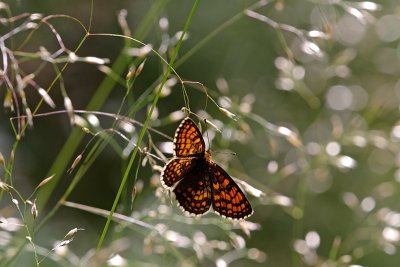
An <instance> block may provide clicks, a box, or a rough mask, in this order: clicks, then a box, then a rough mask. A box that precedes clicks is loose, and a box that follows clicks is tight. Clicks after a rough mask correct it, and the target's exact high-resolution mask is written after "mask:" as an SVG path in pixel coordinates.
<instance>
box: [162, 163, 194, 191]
mask: <svg viewBox="0 0 400 267" xmlns="http://www.w3.org/2000/svg"><path fill="white" fill-rule="evenodd" d="M193 160H195V158H173V159H171V160H170V161H169V162H168V163H167V164H166V165H165V167H164V169H163V170H162V173H161V184H163V185H164V186H165V187H171V186H173V185H174V184H175V183H176V182H178V181H180V180H181V179H182V178H183V177H184V176H185V175H186V174H187V173H188V172H189V171H190V169H192V167H193V165H194V164H193Z"/></svg>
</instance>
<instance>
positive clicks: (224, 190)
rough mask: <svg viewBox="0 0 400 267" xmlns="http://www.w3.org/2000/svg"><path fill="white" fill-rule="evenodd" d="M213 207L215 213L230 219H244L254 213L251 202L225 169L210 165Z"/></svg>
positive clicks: (213, 164)
mask: <svg viewBox="0 0 400 267" xmlns="http://www.w3.org/2000/svg"><path fill="white" fill-rule="evenodd" d="M210 178H211V181H212V206H213V209H214V211H215V212H217V213H218V214H220V215H222V216H225V217H227V218H230V219H236V220H240V219H244V218H246V217H249V216H250V215H251V214H252V213H253V209H252V208H251V205H250V202H249V201H248V200H247V198H246V196H245V195H244V193H243V192H242V190H241V189H240V188H239V186H238V185H237V184H236V182H235V181H234V180H233V179H232V178H231V177H230V176H229V174H227V173H226V171H225V170H224V169H222V168H221V167H220V166H218V165H217V164H215V163H213V162H212V163H211V164H210Z"/></svg>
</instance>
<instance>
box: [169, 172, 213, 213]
mask: <svg viewBox="0 0 400 267" xmlns="http://www.w3.org/2000/svg"><path fill="white" fill-rule="evenodd" d="M204 167H205V166H202V164H197V166H196V167H195V168H193V169H192V170H191V171H190V172H188V173H187V174H186V176H185V177H184V178H183V179H182V180H181V181H180V182H179V183H178V185H177V186H176V187H175V189H174V193H175V197H176V200H177V201H178V204H179V206H180V207H181V208H182V209H183V210H184V211H186V212H188V213H190V214H194V215H199V214H203V213H205V212H207V211H208V210H209V209H210V207H211V184H210V179H209V177H208V176H207V175H208V173H207V172H206V171H205V168H204Z"/></svg>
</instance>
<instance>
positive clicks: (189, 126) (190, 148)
mask: <svg viewBox="0 0 400 267" xmlns="http://www.w3.org/2000/svg"><path fill="white" fill-rule="evenodd" d="M204 152H205V144H204V140H203V137H202V135H201V132H200V130H199V128H198V127H197V126H196V124H195V123H194V122H193V121H192V120H191V119H190V118H189V117H187V118H185V119H184V120H183V121H182V122H181V124H180V125H179V127H178V129H177V130H176V133H175V138H174V156H175V157H199V156H203V155H204Z"/></svg>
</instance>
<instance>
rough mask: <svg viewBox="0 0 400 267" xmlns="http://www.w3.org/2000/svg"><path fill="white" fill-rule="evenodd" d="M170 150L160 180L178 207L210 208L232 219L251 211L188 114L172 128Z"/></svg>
mask: <svg viewBox="0 0 400 267" xmlns="http://www.w3.org/2000/svg"><path fill="white" fill-rule="evenodd" d="M173 153H174V157H173V158H172V159H171V160H170V161H169V162H168V163H167V164H166V165H165V167H164V169H163V171H162V172H161V183H162V185H163V186H164V187H166V188H168V189H171V188H172V190H173V192H174V194H175V197H176V199H177V201H178V205H179V206H180V207H181V208H182V210H184V211H185V212H187V213H189V214H192V215H200V214H203V213H205V212H207V211H208V210H209V209H210V208H211V207H212V209H213V210H214V211H215V212H216V213H218V214H219V215H221V216H223V217H226V218H229V219H234V220H241V219H244V218H246V217H249V216H250V215H251V214H252V213H253V209H252V208H251V205H250V202H249V201H248V200H247V198H246V197H245V195H244V194H243V192H242V190H240V188H239V186H238V185H237V184H236V183H235V181H233V179H232V178H231V177H230V176H229V174H227V173H226V171H225V170H224V169H222V168H221V167H220V166H218V165H217V164H216V163H214V162H213V161H212V160H211V154H210V152H209V151H206V150H205V143H204V140H203V137H202V135H201V132H200V130H199V128H198V127H197V126H196V124H195V123H194V122H193V121H192V120H191V119H190V118H189V117H187V118H185V119H184V120H183V121H182V122H181V124H180V125H179V127H178V129H177V130H176V134H175V139H174V152H173ZM175 184H176V185H175ZM174 185H175V186H174Z"/></svg>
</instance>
